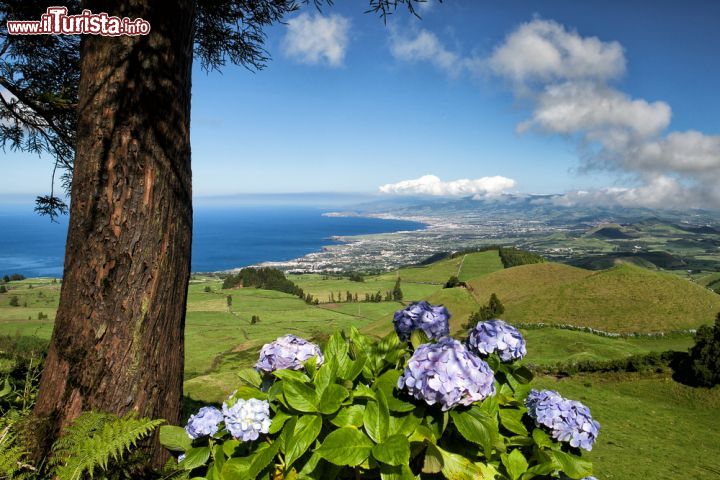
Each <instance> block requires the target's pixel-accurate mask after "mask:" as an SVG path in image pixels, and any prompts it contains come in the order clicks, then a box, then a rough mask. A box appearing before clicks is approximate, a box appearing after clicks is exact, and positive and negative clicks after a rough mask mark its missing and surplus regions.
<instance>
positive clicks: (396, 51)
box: [390, 29, 477, 77]
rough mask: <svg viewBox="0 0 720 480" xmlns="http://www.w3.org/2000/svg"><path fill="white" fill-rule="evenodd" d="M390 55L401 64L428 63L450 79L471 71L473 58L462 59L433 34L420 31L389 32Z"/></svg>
mask: <svg viewBox="0 0 720 480" xmlns="http://www.w3.org/2000/svg"><path fill="white" fill-rule="evenodd" d="M390 32H391V34H390V53H391V54H392V56H393V57H395V58H396V59H398V60H401V61H403V62H408V63H415V62H428V63H430V64H431V65H433V66H434V67H435V68H437V69H438V70H440V71H442V72H444V73H446V74H448V75H449V76H451V77H457V76H458V75H460V74H461V73H462V72H463V71H464V70H467V69H472V68H473V66H474V65H475V63H476V61H477V60H476V59H474V58H464V57H462V56H461V55H460V54H458V53H456V52H453V51H452V50H450V49H448V48H447V47H446V46H445V45H444V44H443V43H442V42H441V41H440V39H439V38H438V37H437V35H435V34H434V33H432V32H430V31H428V30H425V29H421V30H418V31H414V32H412V33H407V32H400V31H399V30H397V29H391V30H390Z"/></svg>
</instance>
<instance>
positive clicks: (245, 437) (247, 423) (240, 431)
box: [222, 398, 270, 442]
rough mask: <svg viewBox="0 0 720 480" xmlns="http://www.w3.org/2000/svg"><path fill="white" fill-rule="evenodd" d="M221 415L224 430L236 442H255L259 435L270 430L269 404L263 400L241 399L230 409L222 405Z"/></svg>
mask: <svg viewBox="0 0 720 480" xmlns="http://www.w3.org/2000/svg"><path fill="white" fill-rule="evenodd" d="M222 413H223V415H224V416H225V428H227V430H228V432H230V435H232V436H233V437H234V438H236V439H237V440H242V441H243V442H247V441H249V440H257V438H258V437H259V436H260V434H261V433H268V430H269V429H270V404H269V403H268V402H267V401H265V400H258V399H257V398H250V399H248V400H243V399H242V398H241V399H239V400H238V401H237V402H235V403H234V404H233V406H232V407H228V405H227V403H223V407H222Z"/></svg>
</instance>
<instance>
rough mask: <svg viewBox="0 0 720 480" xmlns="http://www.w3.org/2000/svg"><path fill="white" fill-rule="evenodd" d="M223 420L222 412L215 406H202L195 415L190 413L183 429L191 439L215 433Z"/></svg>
mask: <svg viewBox="0 0 720 480" xmlns="http://www.w3.org/2000/svg"><path fill="white" fill-rule="evenodd" d="M222 421H223V414H222V412H221V411H220V410H218V409H217V408H215V407H202V408H201V409H200V410H198V412H197V413H196V414H195V415H190V419H189V420H188V423H187V425H185V431H186V432H187V434H188V436H190V438H192V439H193V440H194V439H196V438H200V437H204V436H206V435H215V434H216V433H217V431H218V429H219V424H220V422H222Z"/></svg>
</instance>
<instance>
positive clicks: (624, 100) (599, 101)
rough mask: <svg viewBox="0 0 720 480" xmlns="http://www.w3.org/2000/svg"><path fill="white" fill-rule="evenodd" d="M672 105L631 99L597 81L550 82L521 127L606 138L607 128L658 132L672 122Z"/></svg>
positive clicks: (636, 132)
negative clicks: (529, 117) (584, 133)
mask: <svg viewBox="0 0 720 480" xmlns="http://www.w3.org/2000/svg"><path fill="white" fill-rule="evenodd" d="M670 116H671V109H670V107H669V106H668V104H667V103H665V102H647V101H645V100H643V99H635V100H633V99H631V98H630V97H628V96H627V95H625V94H623V93H622V92H618V91H617V90H614V89H612V88H607V87H605V86H602V85H597V84H595V83H587V82H582V83H573V82H565V83H561V84H557V85H556V84H552V85H548V86H547V87H546V88H545V89H544V90H543V91H542V92H541V93H540V94H539V95H538V96H537V104H536V107H535V111H534V112H533V115H532V119H531V120H530V121H527V122H524V123H521V124H520V126H519V127H520V130H521V131H524V130H526V129H527V128H529V127H538V128H540V129H542V130H544V131H547V132H551V133H562V134H573V133H577V132H586V133H588V134H590V135H593V136H595V137H599V138H603V137H604V135H603V134H604V132H605V131H606V130H616V129H617V130H621V131H625V132H628V133H629V134H631V135H632V136H640V137H649V136H652V135H657V134H659V133H660V132H662V131H663V130H665V129H666V128H667V126H668V125H669V124H670Z"/></svg>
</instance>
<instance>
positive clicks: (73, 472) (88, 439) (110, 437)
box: [51, 412, 164, 480]
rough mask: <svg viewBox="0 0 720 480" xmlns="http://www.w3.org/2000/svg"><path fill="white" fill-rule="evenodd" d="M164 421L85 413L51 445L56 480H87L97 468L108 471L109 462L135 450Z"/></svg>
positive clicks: (117, 460) (131, 415)
mask: <svg viewBox="0 0 720 480" xmlns="http://www.w3.org/2000/svg"><path fill="white" fill-rule="evenodd" d="M162 423H164V420H151V419H148V418H137V416H135V415H133V414H130V415H126V416H125V417H118V416H117V415H113V414H108V413H98V412H85V413H83V414H82V415H80V416H79V417H78V418H77V419H76V420H75V421H74V422H73V424H72V425H71V426H70V427H68V428H67V430H66V431H65V433H64V434H63V436H62V437H60V438H59V439H58V441H57V442H55V445H54V446H53V455H52V460H51V463H52V465H53V466H54V467H55V475H56V478H57V479H58V480H80V479H81V478H83V474H85V473H87V475H88V476H89V477H90V478H93V475H94V474H95V473H96V469H100V470H101V471H107V469H108V465H109V464H110V462H111V461H115V462H119V461H120V460H121V459H122V457H123V455H124V454H126V453H127V452H128V451H130V450H131V449H132V448H134V447H137V443H138V441H140V440H142V439H143V438H145V437H147V436H148V435H150V434H151V433H152V432H153V430H155V428H157V427H158V426H159V425H160V424H162Z"/></svg>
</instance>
